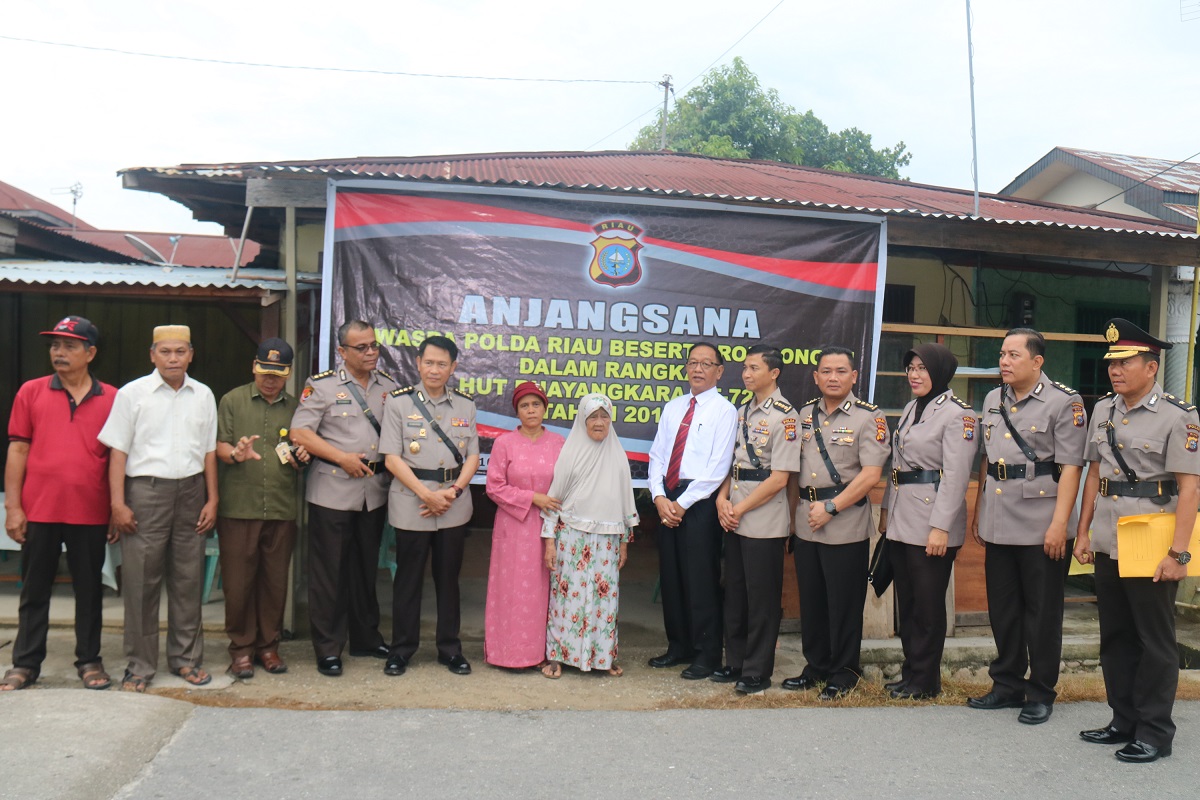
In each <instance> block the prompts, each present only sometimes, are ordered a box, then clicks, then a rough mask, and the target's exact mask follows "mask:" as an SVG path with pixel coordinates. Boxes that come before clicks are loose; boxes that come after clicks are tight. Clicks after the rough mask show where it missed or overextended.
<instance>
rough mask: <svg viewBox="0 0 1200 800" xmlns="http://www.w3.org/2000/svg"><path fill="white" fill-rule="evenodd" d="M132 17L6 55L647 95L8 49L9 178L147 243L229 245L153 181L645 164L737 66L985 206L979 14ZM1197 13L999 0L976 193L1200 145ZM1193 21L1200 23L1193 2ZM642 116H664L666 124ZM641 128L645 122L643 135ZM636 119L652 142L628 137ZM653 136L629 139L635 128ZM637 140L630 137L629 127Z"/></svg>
mask: <svg viewBox="0 0 1200 800" xmlns="http://www.w3.org/2000/svg"><path fill="white" fill-rule="evenodd" d="M777 2H778V0H741V1H740V2H729V0H724V1H723V2H710V1H709V0H693V1H692V2H666V1H664V0H660V1H659V2H654V1H653V0H651V1H650V2H647V0H640V2H627V1H626V0H612V1H610V2H606V3H578V2H570V0H515V1H512V2H495V0H493V1H492V2H468V1H466V0H462V1H459V2H455V1H454V0H437V1H432V0H401V1H400V2H395V1H394V0H393V2H374V1H373V0H338V2H328V0H323V2H311V1H310V0H298V1H296V2H288V3H278V2H268V1H266V0H263V1H261V2H246V0H241V1H240V2H230V1H229V0H202V1H200V2H197V1H196V0H176V1H175V2H171V3H163V2H161V1H160V0H154V1H153V2H151V1H150V0H112V1H111V2H105V3H90V2H63V1H61V0H60V1H59V2H55V1H54V0H41V2H37V3H32V2H18V3H10V4H8V5H6V7H5V11H4V22H3V27H0V35H3V36H15V37H27V38H33V39H44V40H52V41H56V42H64V43H71V44H76V45H89V46H95V47H110V48H118V49H124V50H136V51H144V52H151V53H164V54H174V55H179V56H190V57H199V58H212V59H223V60H230V61H255V62H269V63H274V64H283V65H306V66H325V67H343V68H358V69H374V70H387V71H405V72H425V73H450V74H459V75H480V76H504V77H527V78H548V77H549V78H591V79H605V80H612V81H645V82H646V84H644V85H637V84H602V83H572V84H554V83H517V82H498V81H480V80H446V79H433V78H411V77H397V76H381V75H363V74H345V73H334V72H308V71H296V70H282V69H261V68H251V67H241V66H226V65H217V64H203V63H192V62H185V61H172V60H164V59H149V58H139V57H133V56H127V55H118V54H113V53H104V52H94V51H87V50H79V49H69V48H64V47H54V46H47V45H42V44H31V43H26V42H16V41H11V40H7V39H2V38H0V73H2V74H4V75H5V77H6V80H5V81H4V85H5V89H4V98H3V108H4V113H3V123H2V124H0V145H2V146H0V165H2V169H0V180H3V181H5V182H8V183H11V184H14V185H16V186H18V187H20V188H22V189H25V190H26V191H29V192H32V193H33V194H36V195H38V196H41V197H43V198H45V199H48V200H51V201H52V202H57V203H58V204H60V205H62V206H64V207H65V208H67V209H68V210H69V209H70V196H69V195H58V194H55V190H58V189H61V188H64V187H68V186H70V185H71V184H73V183H75V182H80V183H82V184H83V198H82V200H81V201H80V205H79V215H80V217H81V218H83V219H85V220H87V221H88V222H90V223H92V224H93V225H97V226H100V227H106V228H120V229H126V230H132V229H142V230H162V231H190V232H213V233H215V232H219V229H218V228H217V226H215V225H211V224H205V225H201V224H199V223H195V222H193V221H192V219H191V215H190V212H188V211H187V210H186V209H184V208H183V207H182V206H180V205H178V204H176V203H173V202H172V201H170V200H168V199H166V198H165V197H163V196H161V195H155V194H146V193H143V192H134V191H129V190H124V189H122V188H121V182H120V179H119V178H118V177H117V175H116V172H117V170H119V169H121V168H123V167H134V166H169V165H175V164H180V163H197V162H230V161H234V162H236V161H251V160H272V161H274V160H280V161H282V160H292V159H321V158H334V157H349V156H413V155H431V154H443V153H486V152H511V151H540V150H588V149H591V150H603V149H621V148H624V147H625V146H626V145H628V143H629V142H630V141H631V140H632V139H633V137H634V136H635V134H636V133H637V130H638V128H639V127H640V126H642V125H646V124H648V123H650V122H652V121H653V119H654V117H653V113H652V111H653V109H655V108H656V104H658V103H660V102H661V100H662V90H661V89H659V88H658V87H656V86H653V85H651V84H653V83H654V82H656V81H659V80H661V79H662V76H663V75H664V74H670V75H672V76H673V81H674V83H675V84H676V86H677V87H679V88H678V91H679V93H680V94H682V92H683V91H684V90H685V85H686V84H687V83H688V82H689V81H691V80H692V79H693V78H695V77H697V76H698V75H699V74H701V73H702V72H704V71H705V70H706V68H708V67H709V65H710V64H712V63H713V62H714V60H716V59H718V57H720V61H719V63H728V62H729V61H730V60H732V58H733V57H734V56H741V57H742V58H743V59H745V60H746V62H747V63H748V64H749V66H750V68H751V69H752V70H753V71H754V72H755V73H756V74H757V75H758V76H759V78H760V80H761V81H762V84H763V85H764V87H768V88H774V89H777V90H778V91H779V93H780V95H781V97H782V99H783V100H784V101H785V102H787V103H789V104H791V105H793V106H795V107H796V108H797V109H799V110H801V111H804V110H807V109H812V111H813V112H814V113H815V114H816V115H817V116H818V117H820V118H821V119H823V120H824V121H825V123H826V124H827V125H829V127H830V128H832V129H835V130H840V129H842V128H846V127H851V126H854V127H858V128H860V129H862V130H864V131H866V132H868V133H870V134H872V136H873V137H874V141H875V144H876V146H885V145H893V144H895V143H896V142H899V141H901V140H903V141H904V142H905V144H907V145H908V148H909V150H910V151H911V152H912V153H913V160H912V163H911V164H910V165H909V167H908V168H907V170H905V177H908V178H910V179H912V180H914V181H918V182H922V183H930V184H936V185H943V186H954V187H963V188H969V187H970V186H971V137H970V131H971V120H970V105H969V93H968V73H967V23H966V10H965V2H964V1H963V0H909V1H908V2H896V0H861V1H860V2H845V1H844V0H843V1H842V2H811V0H784V2H783V3H782V4H781V5H779V7H778V8H775V10H774V11H773V12H772V13H770V15H769V16H768V17H767V18H766V20H765V21H764V22H762V24H761V25H759V26H758V27H757V28H756V29H755V30H753V31H752V32H750V33H749V35H746V36H745V38H744V39H742V41H741V42H740V43H739V44H737V45H736V47H734V48H733V49H732V50H730V52H729V53H728V54H726V55H724V56H722V55H721V54H722V53H723V52H724V51H725V50H726V49H727V48H729V47H730V46H731V45H733V44H734V43H735V42H737V40H738V39H739V37H741V36H743V34H746V32H747V31H749V30H750V29H751V27H752V26H754V25H755V23H758V22H759V21H760V20H762V19H763V17H764V16H765V15H767V14H768V12H771V11H772V8H774V7H775V6H776V4H777ZM1195 5H1196V3H1195V0H1088V2H1067V1H1066V0H976V2H973V3H972V11H973V15H974V44H975V86H976V106H977V113H978V130H979V162H980V165H979V180H980V188H981V189H982V190H983V191H998V190H999V189H1001V188H1002V187H1003V186H1004V185H1005V184H1007V183H1008V182H1009V181H1011V180H1012V179H1013V178H1014V177H1016V176H1017V175H1018V174H1020V173H1021V172H1022V171H1023V170H1024V169H1025V168H1026V167H1028V166H1029V165H1030V164H1032V163H1033V162H1035V161H1037V160H1038V159H1039V158H1041V157H1042V156H1043V155H1045V154H1046V153H1047V152H1048V151H1049V150H1050V149H1051V148H1053V147H1054V146H1056V145H1062V146H1068V147H1081V148H1089V149H1095V150H1102V151H1108V152H1115V153H1126V154H1131V155H1140V156H1153V157H1158V158H1164V159H1171V160H1181V159H1185V158H1188V157H1190V156H1192V155H1193V154H1194V153H1196V151H1200V102H1197V98H1200V18H1196V19H1191V20H1188V19H1187V17H1189V16H1190V17H1193V18H1195V17H1197V16H1200V15H1197V14H1195V13H1189V9H1190V8H1191V7H1194V6H1195ZM1181 6H1182V8H1181ZM643 112H647V113H644V114H643ZM640 114H643V115H642V116H640V117H639V115H640ZM635 118H637V121H636V122H630V121H632V120H634V119H635ZM627 122H628V123H630V124H628V125H625V123H627ZM623 125H625V126H624V127H622V126H623Z"/></svg>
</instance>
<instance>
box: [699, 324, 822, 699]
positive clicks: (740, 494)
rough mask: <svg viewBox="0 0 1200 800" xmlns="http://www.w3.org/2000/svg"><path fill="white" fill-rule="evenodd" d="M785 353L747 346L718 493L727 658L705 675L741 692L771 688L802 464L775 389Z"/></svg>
mask: <svg viewBox="0 0 1200 800" xmlns="http://www.w3.org/2000/svg"><path fill="white" fill-rule="evenodd" d="M782 369H783V358H782V356H781V355H780V353H779V350H777V349H776V348H774V347H771V346H769V345H764V344H759V345H755V346H754V347H751V348H750V349H749V350H748V351H746V360H745V362H744V363H743V365H742V381H743V383H745V385H746V388H747V389H748V390H749V391H751V392H753V394H754V397H753V399H752V400H750V401H747V402H746V403H745V404H744V405H743V406H742V407H741V408H740V409H739V410H738V424H737V433H736V439H735V443H734V449H733V468H732V471H731V472H730V475H729V477H728V478H726V479H725V481H724V482H723V483H722V484H721V488H720V489H718V490H717V518H718V520H720V523H721V527H722V528H724V529H725V659H726V664H725V666H724V667H723V668H721V669H718V670H716V671H714V672H713V674H712V675H711V676H709V679H710V680H713V681H716V682H717V683H729V682H732V681H737V683H736V684H735V685H734V689H736V690H737V691H738V692H739V693H741V694H758V693H759V692H762V691H764V690H766V689H767V687H769V686H770V685H771V674H772V673H773V672H774V670H775V640H776V638H777V637H778V635H779V618H780V616H781V613H782V612H781V609H780V602H781V599H782V595H783V551H784V545H785V543H786V542H787V536H788V505H787V482H788V477H789V476H790V475H791V474H792V473H794V472H795V471H796V470H797V469H799V468H800V447H799V442H798V441H797V433H796V409H795V408H794V407H793V406H792V404H791V403H789V402H788V401H787V400H785V399H784V397H783V395H781V394H780V393H779V387H778V385H777V382H778V380H779V373H780V371H781V370H782Z"/></svg>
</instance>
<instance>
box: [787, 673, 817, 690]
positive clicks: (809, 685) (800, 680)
mask: <svg viewBox="0 0 1200 800" xmlns="http://www.w3.org/2000/svg"><path fill="white" fill-rule="evenodd" d="M779 685H780V686H782V687H783V688H784V689H787V690H788V691H789V692H798V691H800V690H801V689H815V688H817V682H816V680H815V679H813V678H810V677H809V676H807V675H797V676H796V677H794V678H784V679H783V683H781V684H779Z"/></svg>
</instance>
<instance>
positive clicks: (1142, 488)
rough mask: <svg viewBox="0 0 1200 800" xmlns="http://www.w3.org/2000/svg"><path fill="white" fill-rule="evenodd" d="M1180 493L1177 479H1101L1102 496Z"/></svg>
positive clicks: (1158, 495) (1151, 495)
mask: <svg viewBox="0 0 1200 800" xmlns="http://www.w3.org/2000/svg"><path fill="white" fill-rule="evenodd" d="M1177 494H1179V485H1178V484H1177V483H1175V481H1137V482H1136V483H1133V482H1130V481H1110V480H1109V479H1108V478H1101V479H1100V496H1101V497H1112V496H1113V495H1116V496H1117V497H1163V498H1171V497H1174V496H1175V495H1177Z"/></svg>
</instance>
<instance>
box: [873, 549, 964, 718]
mask: <svg viewBox="0 0 1200 800" xmlns="http://www.w3.org/2000/svg"><path fill="white" fill-rule="evenodd" d="M888 552H889V553H890V554H891V558H892V570H893V572H895V578H894V579H893V586H895V588H896V611H897V616H898V617H899V620H900V644H901V646H902V647H903V648H904V664H903V666H902V667H901V672H900V677H901V679H902V680H903V681H904V682H905V683H906V684H907V685H908V687H909V688H910V689H912V690H913V691H914V692H929V693H930V694H936V693H938V692H940V691H941V690H942V653H943V651H944V650H945V649H946V588H947V587H948V586H949V585H950V571H951V570H952V569H953V567H954V559H955V557H957V556H958V548H957V547H948V548H946V555H944V556H940V557H935V556H927V555H925V545H915V544H905V543H903V542H895V541H893V542H892V544H891V546H890V547H889V549H888Z"/></svg>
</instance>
